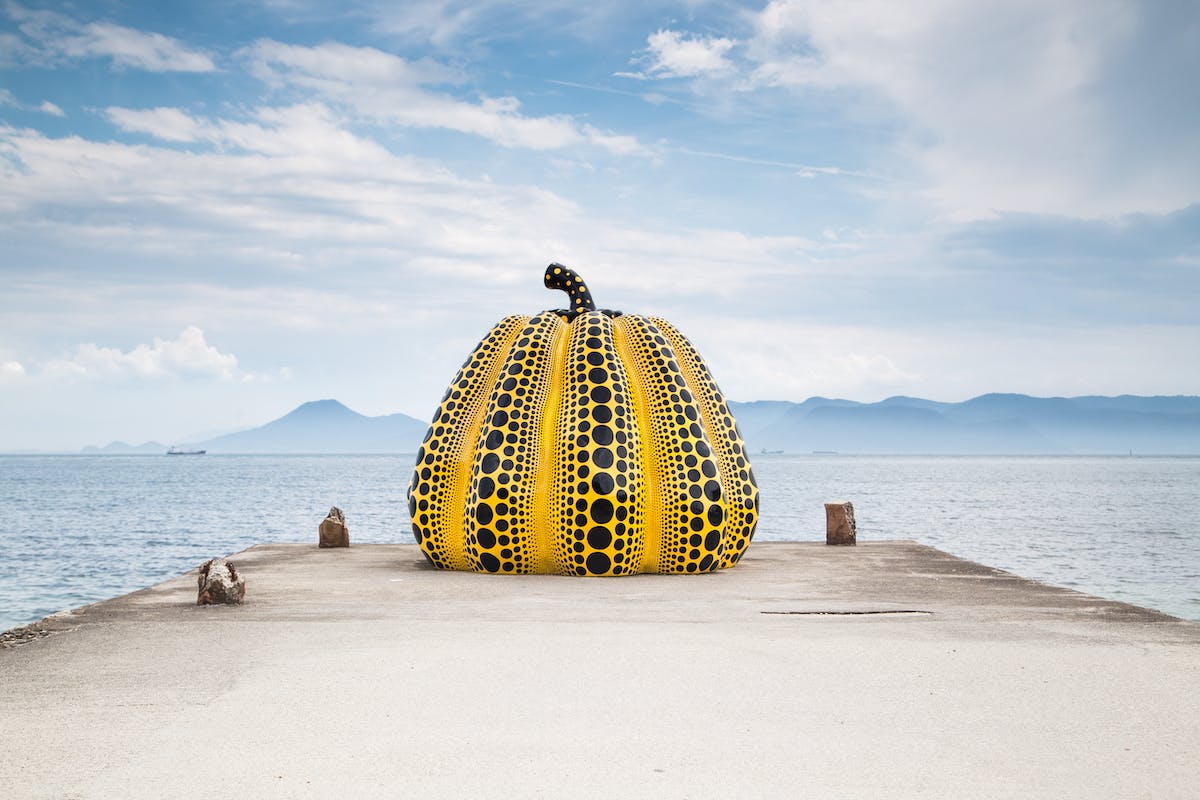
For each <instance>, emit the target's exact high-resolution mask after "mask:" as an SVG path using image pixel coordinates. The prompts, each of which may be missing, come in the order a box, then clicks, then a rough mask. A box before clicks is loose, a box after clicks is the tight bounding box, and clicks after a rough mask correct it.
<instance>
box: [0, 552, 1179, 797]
mask: <svg viewBox="0 0 1200 800" xmlns="http://www.w3.org/2000/svg"><path fill="white" fill-rule="evenodd" d="M230 558H231V559H232V560H233V561H234V562H235V563H236V564H237V567H238V570H239V572H241V573H242V574H244V575H245V577H246V601H245V604H244V605H241V606H204V607H198V606H196V605H195V599H196V578H195V573H192V574H189V575H185V576H181V577H179V578H176V579H173V580H170V581H167V582H165V583H162V584H159V585H157V586H154V587H151V588H149V589H145V590H142V591H140V592H135V593H133V594H130V595H127V596H125V597H121V598H117V599H114V600H108V601H105V602H103V603H97V604H95V605H92V606H88V607H86V608H83V609H80V610H78V611H76V612H72V613H69V614H65V615H59V616H56V617H52V618H50V619H48V620H46V621H44V622H43V623H40V624H39V626H38V627H39V628H40V629H41V630H43V631H54V632H53V633H51V634H50V635H46V636H43V637H41V638H37V639H35V640H33V641H30V642H29V643H28V644H22V645H20V646H16V647H12V648H7V649H2V650H0V794H3V796H5V797H13V798H39V797H47V798H51V797H52V798H61V797H72V798H74V797H81V798H91V797H126V798H141V797H145V798H159V797H214V796H235V797H300V798H306V797H313V798H323V797H381V798H383V797H386V798H392V797H447V798H450V797H453V798H462V797H546V798H566V797H622V798H626V797H644V798H731V797H778V798H797V797H820V798H836V797H846V798H862V797H923V798H930V797H933V798H938V797H946V798H950V797H953V798H972V797H978V798H997V797H1020V798H1030V797H1046V798H1050V797H1053V798H1061V797H1080V798H1083V797H1106V798H1113V797H1117V798H1119V797H1155V798H1164V797H1180V798H1183V797H1195V796H1197V795H1200V770H1197V762H1196V754H1197V753H1198V752H1200V624H1196V623H1189V622H1183V621H1181V620H1177V619H1175V618H1172V617H1169V616H1166V615H1163V614H1159V613H1157V612H1153V611H1147V610H1145V609H1140V608H1136V607H1133V606H1128V605H1123V604H1120V603H1116V602H1111V601H1107V600H1102V599H1098V598H1094V597H1089V596H1086V595H1082V594H1078V593H1075V592H1071V591H1068V590H1065V589H1059V588H1055V587H1051V586H1046V585H1043V584H1039V583H1036V582H1032V581H1028V580H1024V579H1022V578H1019V577H1016V576H1014V575H1011V574H1008V573H1004V572H1000V571H997V570H993V569H989V568H987V567H984V566H980V565H978V564H974V563H971V562H967V561H963V560H960V559H957V558H954V557H952V556H949V555H947V554H945V553H942V552H939V551H937V550H934V549H932V548H928V547H924V546H921V545H917V544H914V543H912V542H868V543H860V544H859V545H858V546H857V547H855V548H840V547H826V546H825V545H824V544H823V543H812V544H808V543H805V544H793V543H788V544H784V543H778V544H776V543H756V544H754V545H752V546H751V548H750V550H749V551H748V554H747V556H746V558H745V559H744V560H743V562H742V564H741V565H739V566H738V567H736V568H734V569H732V570H726V571H723V572H720V573H717V574H714V575H704V576H695V577H693V576H688V577H667V576H636V577H630V578H620V579H592V580H587V579H573V578H561V577H551V576H533V577H500V576H484V575H473V574H465V573H446V572H435V571H434V570H432V569H430V568H428V567H427V566H426V565H425V562H424V560H423V559H422V558H421V557H420V556H419V553H418V552H417V550H416V548H415V547H414V546H406V545H361V544H358V545H354V546H353V547H350V548H338V549H319V548H318V547H317V545H316V544H311V545H260V546H258V547H253V548H251V549H249V550H247V551H245V552H243V553H239V554H237V555H234V556H231V557H230Z"/></svg>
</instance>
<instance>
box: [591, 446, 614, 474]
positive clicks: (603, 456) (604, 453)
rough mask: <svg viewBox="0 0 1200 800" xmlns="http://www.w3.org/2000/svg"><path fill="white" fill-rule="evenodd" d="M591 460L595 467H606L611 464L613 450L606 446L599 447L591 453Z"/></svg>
mask: <svg viewBox="0 0 1200 800" xmlns="http://www.w3.org/2000/svg"><path fill="white" fill-rule="evenodd" d="M592 462H593V463H595V465H596V466H597V467H600V468H602V469H608V468H609V467H611V466H612V465H613V452H612V450H609V449H608V448H607V447H601V448H599V449H598V450H596V452H594V453H592Z"/></svg>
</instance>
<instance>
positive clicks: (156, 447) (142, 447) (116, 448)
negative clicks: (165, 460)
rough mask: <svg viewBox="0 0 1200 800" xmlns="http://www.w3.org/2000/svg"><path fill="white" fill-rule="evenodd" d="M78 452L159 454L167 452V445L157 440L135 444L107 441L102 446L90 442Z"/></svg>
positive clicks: (105, 454) (91, 453)
mask: <svg viewBox="0 0 1200 800" xmlns="http://www.w3.org/2000/svg"><path fill="white" fill-rule="evenodd" d="M80 452H82V453H87V454H88V455H93V456H96V455H104V456H118V455H119V456H126V455H159V454H161V453H165V452H167V446H166V445H165V444H159V443H158V442H144V443H143V444H136V445H135V444H128V443H126V442H109V443H108V444H106V445H104V446H103V447H97V446H96V445H94V444H90V445H88V446H87V447H85V448H83V450H81V451H80Z"/></svg>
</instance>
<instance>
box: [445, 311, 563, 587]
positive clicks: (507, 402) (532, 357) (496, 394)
mask: <svg viewBox="0 0 1200 800" xmlns="http://www.w3.org/2000/svg"><path fill="white" fill-rule="evenodd" d="M563 327H565V325H564V323H563V322H562V320H560V319H559V318H558V316H557V315H555V314H553V313H550V312H545V313H542V314H539V315H537V316H536V317H534V318H533V319H531V320H529V323H528V324H527V325H526V326H525V327H523V328H522V329H521V332H520V334H518V336H517V339H516V341H515V342H514V343H513V345H512V349H511V350H510V351H509V353H508V356H507V357H506V358H505V360H504V365H503V367H502V368H501V371H500V375H499V378H498V382H497V384H496V386H495V388H494V389H493V391H492V394H491V397H490V399H489V400H488V404H487V411H486V412H485V413H484V415H483V426H482V427H481V428H480V430H479V438H478V444H477V445H476V448H475V458H474V464H473V466H472V469H471V488H470V494H469V495H468V497H467V503H466V508H465V516H464V522H465V526H466V538H465V540H464V546H465V549H466V554H467V563H468V564H469V565H470V566H471V568H472V569H474V570H475V571H476V572H512V573H529V572H533V571H534V570H535V569H536V567H537V563H538V562H537V538H538V534H537V532H536V531H535V530H534V529H533V525H534V514H535V508H536V504H537V503H538V502H545V500H544V499H541V498H538V497H536V496H535V490H536V487H537V483H538V470H539V469H547V468H548V467H547V466H545V465H541V464H539V453H540V452H541V439H542V436H541V422H542V412H543V408H544V406H545V403H546V398H547V395H548V394H549V391H550V380H551V378H550V376H551V373H552V371H553V369H554V365H553V362H552V357H553V355H554V342H555V338H556V336H557V334H558V331H559V329H561V328H563Z"/></svg>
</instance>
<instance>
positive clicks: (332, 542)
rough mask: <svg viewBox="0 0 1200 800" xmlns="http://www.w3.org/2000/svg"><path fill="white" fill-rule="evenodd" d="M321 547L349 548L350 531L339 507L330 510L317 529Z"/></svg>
mask: <svg viewBox="0 0 1200 800" xmlns="http://www.w3.org/2000/svg"><path fill="white" fill-rule="evenodd" d="M317 532H318V534H319V538H318V542H317V543H318V545H319V546H320V547H349V546H350V529H349V528H348V527H346V516H345V515H344V514H343V513H342V510H341V509H340V508H338V507H337V506H334V507H333V508H331V509H329V514H328V516H326V517H325V519H323V520H321V524H320V526H319V527H318V528H317Z"/></svg>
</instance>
